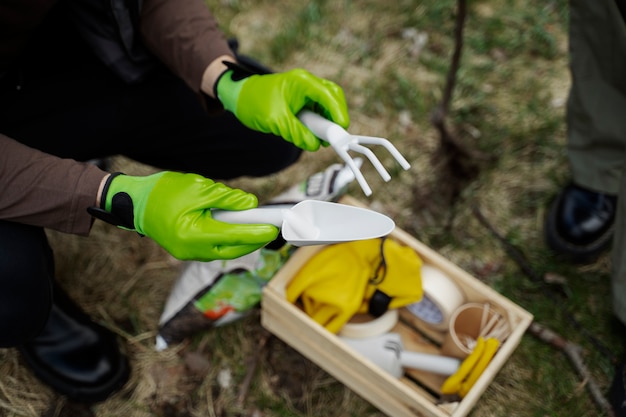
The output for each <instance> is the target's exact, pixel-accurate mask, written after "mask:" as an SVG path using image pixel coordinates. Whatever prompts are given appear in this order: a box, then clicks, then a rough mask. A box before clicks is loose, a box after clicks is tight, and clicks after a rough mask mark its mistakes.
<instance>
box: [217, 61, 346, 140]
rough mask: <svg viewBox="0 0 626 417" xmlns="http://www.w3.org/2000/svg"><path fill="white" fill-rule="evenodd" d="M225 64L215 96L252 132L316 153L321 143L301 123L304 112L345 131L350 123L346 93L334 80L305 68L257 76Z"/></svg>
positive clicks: (243, 69) (241, 68) (239, 67)
mask: <svg viewBox="0 0 626 417" xmlns="http://www.w3.org/2000/svg"><path fill="white" fill-rule="evenodd" d="M225 64H226V65H227V66H228V67H229V69H228V70H227V71H226V72H224V74H222V75H221V76H220V78H219V79H218V80H217V82H216V83H215V96H216V97H217V98H218V99H219V100H220V101H221V103H222V105H223V106H224V108H225V109H226V110H228V111H230V112H232V113H233V114H234V115H235V117H237V119H238V120H239V121H240V122H241V123H243V124H244V125H245V126H247V127H249V128H250V129H254V130H257V131H260V132H264V133H272V134H274V135H277V136H280V137H282V138H283V139H285V140H286V141H288V142H291V143H293V144H294V145H296V146H297V147H299V148H302V149H304V150H307V151H316V150H318V149H319V147H320V140H319V139H318V138H316V137H315V135H313V133H311V131H310V130H309V129H307V128H306V127H305V126H304V125H303V124H302V123H301V122H300V121H299V120H298V117H297V115H298V113H299V112H300V111H301V110H303V109H305V108H306V109H310V110H313V111H315V112H317V113H319V114H321V115H322V116H324V117H325V118H327V119H329V120H332V121H333V122H335V123H337V124H338V125H340V126H342V127H344V128H347V127H348V125H349V124H350V119H349V117H348V106H347V104H346V99H345V97H344V94H343V90H342V89H341V87H339V86H338V85H337V84H335V83H333V82H331V81H328V80H325V79H322V78H318V77H316V76H314V75H313V74H311V73H309V72H307V71H305V70H303V69H294V70H291V71H288V72H284V73H275V74H263V75H257V74H252V73H250V72H247V70H246V69H245V68H243V67H241V66H238V65H236V64H232V63H228V62H225Z"/></svg>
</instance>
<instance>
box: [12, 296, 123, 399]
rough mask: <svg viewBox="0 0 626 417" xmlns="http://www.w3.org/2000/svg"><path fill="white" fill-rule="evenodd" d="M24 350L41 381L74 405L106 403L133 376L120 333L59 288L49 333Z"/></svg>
mask: <svg viewBox="0 0 626 417" xmlns="http://www.w3.org/2000/svg"><path fill="white" fill-rule="evenodd" d="M19 350H20V352H21V353H22V356H23V358H24V359H25V361H26V362H27V363H28V365H30V367H31V368H32V370H33V373H34V374H35V375H36V376H37V377H38V378H39V379H41V380H42V381H43V382H44V383H46V384H47V385H49V386H50V387H52V388H53V389H54V390H56V391H57V392H58V393H60V394H63V395H65V396H67V397H68V398H69V399H70V400H72V401H75V402H83V403H95V402H99V401H104V400H105V399H106V398H107V397H108V396H109V395H111V394H112V393H113V392H115V391H116V390H118V389H119V388H121V387H122V386H123V385H124V384H125V383H126V381H127V380H128V377H129V374H130V368H129V365H128V361H127V359H126V357H125V356H123V355H122V354H121V352H120V350H119V347H118V345H117V340H116V336H115V334H113V333H112V332H110V331H109V330H108V329H106V328H104V327H102V326H100V325H98V324H97V323H95V322H93V321H92V320H91V319H90V318H89V317H88V316H87V315H86V314H85V313H84V312H83V311H82V310H80V308H78V306H76V305H75V304H74V303H73V302H72V301H71V300H70V299H69V297H68V296H67V295H66V294H64V293H63V292H62V291H61V290H60V289H58V287H55V292H54V302H53V306H52V310H51V312H50V317H49V318H48V322H47V323H46V325H45V327H44V330H43V331H42V333H41V334H40V335H39V336H37V337H36V338H35V339H33V340H32V341H30V342H29V343H27V344H25V345H23V346H21V347H20V348H19Z"/></svg>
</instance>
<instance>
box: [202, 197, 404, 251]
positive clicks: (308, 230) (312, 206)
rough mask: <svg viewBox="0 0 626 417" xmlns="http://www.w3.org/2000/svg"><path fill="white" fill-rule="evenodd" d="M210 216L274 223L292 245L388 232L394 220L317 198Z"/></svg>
mask: <svg viewBox="0 0 626 417" xmlns="http://www.w3.org/2000/svg"><path fill="white" fill-rule="evenodd" d="M212 215H213V218H214V219H216V220H219V221H223V222H227V223H240V224H257V223H266V224H267V223H269V224H273V225H274V226H277V227H279V228H281V231H282V236H283V238H284V239H285V240H286V241H287V242H289V243H290V244H292V245H294V246H312V245H326V244H332V243H340V242H350V241H354V240H366V239H374V238H378V237H382V236H386V235H388V234H389V233H391V231H392V230H393V229H394V227H395V223H394V222H393V220H391V219H390V218H389V217H387V216H385V215H384V214H381V213H378V212H376V211H373V210H369V209H365V208H361V207H354V206H349V205H346V204H340V203H331V202H328V201H318V200H304V201H301V202H299V203H298V204H295V205H292V204H288V205H283V204H279V205H272V206H264V207H259V208H255V209H251V210H242V211H226V210H214V211H213V213H212Z"/></svg>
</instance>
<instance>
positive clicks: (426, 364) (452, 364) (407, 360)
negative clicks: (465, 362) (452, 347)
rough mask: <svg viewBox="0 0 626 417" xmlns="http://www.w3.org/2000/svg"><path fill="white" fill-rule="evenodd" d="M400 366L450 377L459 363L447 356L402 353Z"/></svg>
mask: <svg viewBox="0 0 626 417" xmlns="http://www.w3.org/2000/svg"><path fill="white" fill-rule="evenodd" d="M400 364H401V365H402V367H403V368H411V369H419V370H421V371H426V372H432V373H435V374H439V375H452V374H453V373H455V372H456V371H457V370H458V369H459V366H460V365H461V361H460V360H458V359H456V358H451V357H448V356H439V355H433V354H429V353H419V352H407V351H403V352H401V353H400Z"/></svg>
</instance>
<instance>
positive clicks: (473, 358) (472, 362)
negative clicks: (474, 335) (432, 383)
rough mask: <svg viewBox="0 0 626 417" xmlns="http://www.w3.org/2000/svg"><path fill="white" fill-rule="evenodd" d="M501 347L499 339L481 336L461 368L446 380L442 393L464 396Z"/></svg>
mask: <svg viewBox="0 0 626 417" xmlns="http://www.w3.org/2000/svg"><path fill="white" fill-rule="evenodd" d="M499 347H500V341H498V339H495V338H493V337H490V338H488V339H486V340H485V339H484V338H483V337H479V338H478V340H477V341H476V346H475V347H474V350H472V353H470V354H469V355H468V356H467V358H465V359H464V360H463V362H462V363H461V366H459V369H458V370H457V371H456V372H455V373H454V374H452V375H450V376H449V377H448V378H447V379H446V380H445V381H444V383H443V385H442V386H441V393H442V394H446V395H452V394H458V395H459V396H460V397H461V398H464V397H465V396H466V395H467V393H468V392H469V390H470V389H471V388H472V387H473V386H474V384H475V383H476V381H477V380H478V378H479V377H480V376H481V375H482V373H483V372H484V371H485V369H486V368H487V366H488V365H489V362H491V359H492V358H493V356H494V355H495V354H496V352H497V351H498V348H499Z"/></svg>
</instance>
